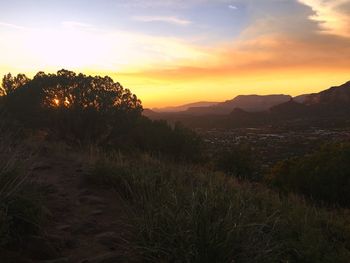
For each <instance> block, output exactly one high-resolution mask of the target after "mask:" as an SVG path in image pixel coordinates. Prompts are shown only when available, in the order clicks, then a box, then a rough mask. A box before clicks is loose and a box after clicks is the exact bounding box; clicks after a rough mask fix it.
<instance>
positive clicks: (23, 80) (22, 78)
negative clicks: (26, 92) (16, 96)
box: [0, 73, 30, 96]
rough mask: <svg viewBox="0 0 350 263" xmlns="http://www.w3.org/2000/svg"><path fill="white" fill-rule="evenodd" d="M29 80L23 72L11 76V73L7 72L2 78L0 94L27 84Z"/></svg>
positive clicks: (7, 93)
mask: <svg viewBox="0 0 350 263" xmlns="http://www.w3.org/2000/svg"><path fill="white" fill-rule="evenodd" d="M29 80H30V79H29V78H27V76H26V75H24V74H18V75H17V76H15V77H13V76H12V75H11V73H8V74H7V75H5V76H4V77H3V79H2V87H1V93H0V96H4V95H9V94H11V93H12V92H14V91H15V90H16V89H18V88H19V87H21V86H23V85H25V84H27V83H28V82H29Z"/></svg>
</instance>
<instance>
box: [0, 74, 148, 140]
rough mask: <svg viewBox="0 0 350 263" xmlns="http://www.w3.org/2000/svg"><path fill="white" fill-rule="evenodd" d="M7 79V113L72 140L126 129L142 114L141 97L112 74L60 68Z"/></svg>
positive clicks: (9, 76)
mask: <svg viewBox="0 0 350 263" xmlns="http://www.w3.org/2000/svg"><path fill="white" fill-rule="evenodd" d="M23 76H24V75H18V76H17V77H16V78H12V77H11V75H10V74H9V75H7V76H5V78H4V83H5V86H4V87H5V90H7V91H6V94H7V97H8V100H7V102H6V105H7V108H8V109H9V111H10V112H11V113H12V114H13V115H14V116H15V118H17V119H18V120H20V121H22V122H23V123H24V124H25V125H26V126H28V127H30V128H43V129H47V130H50V131H51V132H52V133H55V134H56V135H58V136H60V137H62V138H64V139H71V140H78V141H80V142H83V141H95V142H96V141H99V140H103V139H106V138H107V137H110V136H117V135H118V134H119V133H121V132H125V131H126V130H127V129H128V127H126V126H127V125H130V122H132V120H133V119H134V118H137V117H139V116H140V115H141V112H142V106H141V101H140V100H138V99H137V97H136V96H135V95H133V94H132V93H131V92H130V91H129V90H128V89H124V88H123V87H122V86H121V85H120V84H119V83H118V82H114V81H113V80H112V79H111V78H110V77H99V76H96V77H92V76H86V75H84V74H78V75H77V74H76V73H74V72H72V71H68V70H60V71H58V72H57V74H45V73H44V72H39V73H38V74H36V75H35V77H34V78H33V79H32V80H27V79H26V78H24V77H23Z"/></svg>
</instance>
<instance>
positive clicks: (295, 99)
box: [293, 94, 310, 103]
mask: <svg viewBox="0 0 350 263" xmlns="http://www.w3.org/2000/svg"><path fill="white" fill-rule="evenodd" d="M308 96H310V94H302V95H299V96H296V97H293V100H294V101H295V102H299V103H304V102H305V100H306V98H307V97H308Z"/></svg>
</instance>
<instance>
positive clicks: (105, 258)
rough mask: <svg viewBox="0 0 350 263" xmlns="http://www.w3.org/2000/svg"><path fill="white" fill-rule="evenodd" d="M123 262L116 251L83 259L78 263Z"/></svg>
mask: <svg viewBox="0 0 350 263" xmlns="http://www.w3.org/2000/svg"><path fill="white" fill-rule="evenodd" d="M119 262H123V260H122V257H121V256H120V254H118V253H107V254H103V255H100V256H97V257H95V258H89V259H84V260H82V261H81V262H80V263H119Z"/></svg>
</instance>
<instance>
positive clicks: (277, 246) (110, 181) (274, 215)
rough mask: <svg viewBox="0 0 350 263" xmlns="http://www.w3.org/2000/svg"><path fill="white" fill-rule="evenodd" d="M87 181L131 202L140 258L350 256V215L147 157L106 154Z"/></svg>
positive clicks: (253, 259) (214, 259)
mask: <svg viewBox="0 0 350 263" xmlns="http://www.w3.org/2000/svg"><path fill="white" fill-rule="evenodd" d="M88 179H89V180H90V181H91V182H93V183H94V184H97V185H104V186H110V187H113V188H114V189H115V190H116V191H117V192H118V194H119V195H120V196H121V197H122V198H123V200H124V201H125V202H126V204H127V205H128V210H129V216H130V220H129V221H128V222H125V224H126V225H130V224H131V229H132V231H133V232H134V236H133V238H132V239H130V240H128V241H127V243H128V246H130V247H131V251H133V253H134V254H137V255H138V256H139V257H140V259H141V260H140V261H141V262H203V263H205V262H211V263H213V262H221V263H225V262H348V260H349V258H350V228H349V223H350V222H349V214H348V215H347V217H346V216H345V215H344V213H348V212H347V211H346V210H343V211H338V212H336V211H326V210H322V209H316V208H314V207H312V206H310V205H307V204H306V203H305V202H304V201H302V200H300V199H299V198H297V197H290V198H286V199H280V198H279V196H278V195H276V194H274V193H273V192H271V191H269V190H268V189H266V188H264V187H262V186H259V185H249V184H239V183H237V182H235V181H234V180H233V179H231V178H228V177H226V176H225V175H223V174H219V173H213V172H210V171H206V170H204V169H201V168H198V167H197V168H194V167H189V166H180V165H175V164H171V163H165V162H161V161H157V160H154V159H152V158H149V157H148V156H143V157H140V158H138V159H134V160H130V159H127V158H123V157H122V156H121V155H118V156H117V157H115V158H113V160H111V159H106V158H102V159H101V160H99V161H97V162H96V163H95V165H94V169H93V170H92V172H91V173H90V175H89V176H88Z"/></svg>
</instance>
